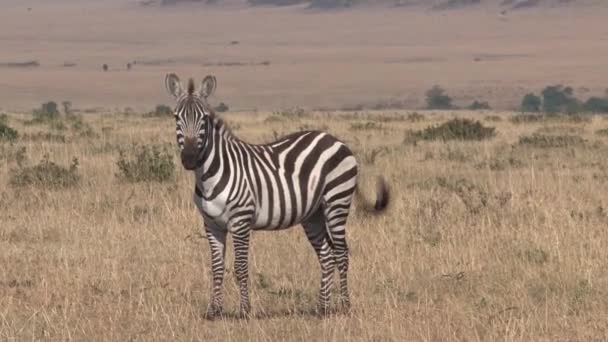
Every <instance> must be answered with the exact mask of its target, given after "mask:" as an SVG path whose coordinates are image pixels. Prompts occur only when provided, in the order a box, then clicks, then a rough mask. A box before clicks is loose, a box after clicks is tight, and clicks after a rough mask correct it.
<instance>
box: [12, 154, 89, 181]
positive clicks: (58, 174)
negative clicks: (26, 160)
mask: <svg viewBox="0 0 608 342" xmlns="http://www.w3.org/2000/svg"><path fill="white" fill-rule="evenodd" d="M79 182H80V174H79V173H78V159H77V158H74V159H73V160H72V164H71V165H70V166H67V167H66V166H63V165H59V164H57V163H55V162H53V161H51V160H49V156H48V154H47V155H45V156H44V157H43V158H42V160H41V161H40V162H39V163H38V164H37V165H34V166H21V167H19V168H18V169H13V170H11V178H10V184H11V185H12V186H15V187H23V186H35V187H45V188H69V187H74V186H76V185H77V184H78V183H79Z"/></svg>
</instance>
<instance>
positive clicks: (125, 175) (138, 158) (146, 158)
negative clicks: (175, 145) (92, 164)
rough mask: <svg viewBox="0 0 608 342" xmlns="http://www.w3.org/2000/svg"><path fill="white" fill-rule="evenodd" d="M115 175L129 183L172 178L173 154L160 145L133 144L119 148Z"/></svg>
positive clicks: (161, 180)
mask: <svg viewBox="0 0 608 342" xmlns="http://www.w3.org/2000/svg"><path fill="white" fill-rule="evenodd" d="M116 165H117V166H118V173H117V174H116V176H117V177H118V178H119V179H121V180H124V181H127V182H130V183H138V182H167V181H171V180H174V176H175V164H174V163H173V155H172V154H171V153H169V152H168V151H167V149H166V148H161V147H160V146H156V145H154V146H145V145H144V146H141V145H133V146H132V147H131V148H130V149H128V150H120V151H119V156H118V161H117V162H116Z"/></svg>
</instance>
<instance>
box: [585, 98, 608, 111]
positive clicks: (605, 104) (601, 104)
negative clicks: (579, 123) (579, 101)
mask: <svg viewBox="0 0 608 342" xmlns="http://www.w3.org/2000/svg"><path fill="white" fill-rule="evenodd" d="M583 108H584V109H585V111H587V112H591V113H608V98H606V97H604V98H602V97H590V98H589V99H588V100H587V101H585V104H584V105H583Z"/></svg>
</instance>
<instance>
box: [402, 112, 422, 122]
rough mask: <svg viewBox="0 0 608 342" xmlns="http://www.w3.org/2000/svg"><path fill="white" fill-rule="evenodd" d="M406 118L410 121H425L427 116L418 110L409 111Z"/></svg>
mask: <svg viewBox="0 0 608 342" xmlns="http://www.w3.org/2000/svg"><path fill="white" fill-rule="evenodd" d="M406 119H407V121H409V122H419V121H424V120H425V119H426V117H425V116H424V114H420V113H418V112H413V113H408V114H407V117H406Z"/></svg>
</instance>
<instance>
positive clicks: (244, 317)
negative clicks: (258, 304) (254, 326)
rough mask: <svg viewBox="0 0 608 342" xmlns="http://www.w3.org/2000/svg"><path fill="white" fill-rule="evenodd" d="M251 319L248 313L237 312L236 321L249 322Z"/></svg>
mask: <svg viewBox="0 0 608 342" xmlns="http://www.w3.org/2000/svg"><path fill="white" fill-rule="evenodd" d="M251 318H253V317H252V315H251V312H249V311H239V315H238V319H244V320H247V321H248V320H250V319H251Z"/></svg>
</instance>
